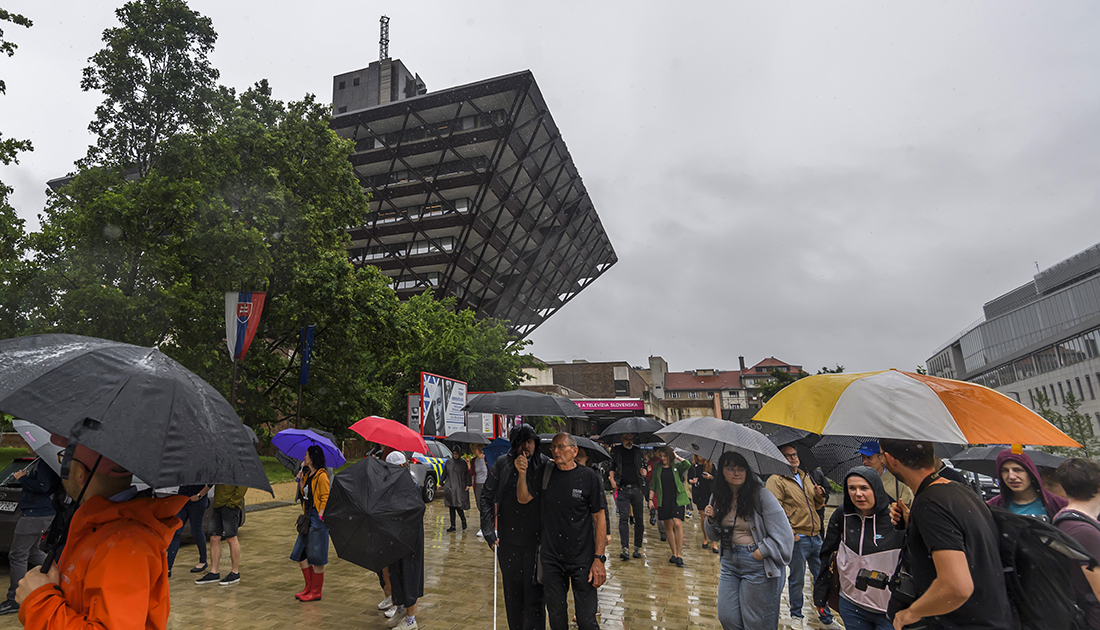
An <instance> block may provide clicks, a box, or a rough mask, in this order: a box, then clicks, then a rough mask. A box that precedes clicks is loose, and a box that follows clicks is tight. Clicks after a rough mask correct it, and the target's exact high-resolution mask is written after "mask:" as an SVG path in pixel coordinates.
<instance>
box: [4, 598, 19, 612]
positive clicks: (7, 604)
mask: <svg viewBox="0 0 1100 630" xmlns="http://www.w3.org/2000/svg"><path fill="white" fill-rule="evenodd" d="M17 612H19V604H16V603H15V601H14V600H11V599H6V600H4V602H3V603H0V615H10V614H12V613H17Z"/></svg>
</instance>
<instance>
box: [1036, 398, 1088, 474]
mask: <svg viewBox="0 0 1100 630" xmlns="http://www.w3.org/2000/svg"><path fill="white" fill-rule="evenodd" d="M1082 402H1083V401H1082V400H1081V399H1079V398H1077V397H1076V396H1074V395H1073V392H1070V393H1068V394H1066V398H1065V402H1064V404H1063V405H1062V407H1063V409H1065V413H1060V412H1058V411H1055V410H1054V409H1052V408H1051V407H1050V399H1049V398H1047V396H1046V394H1043V393H1042V392H1039V393H1038V394H1037V395H1036V396H1035V404H1037V405H1038V406H1039V411H1038V413H1039V415H1040V416H1042V417H1044V418H1046V420H1047V421H1048V422H1050V423H1051V424H1053V425H1054V426H1056V427H1058V429H1059V430H1061V431H1062V433H1065V434H1066V435H1068V436H1070V437H1071V438H1073V439H1074V440H1077V443H1078V444H1080V445H1081V448H1067V447H1060V446H1052V447H1044V450H1046V451H1048V452H1051V453H1057V454H1059V455H1062V456H1064V457H1086V458H1090V459H1092V458H1095V457H1097V456H1100V438H1098V437H1096V435H1095V433H1094V431H1093V425H1092V418H1090V417H1089V415H1088V414H1085V413H1081V411H1080V409H1081V403H1082Z"/></svg>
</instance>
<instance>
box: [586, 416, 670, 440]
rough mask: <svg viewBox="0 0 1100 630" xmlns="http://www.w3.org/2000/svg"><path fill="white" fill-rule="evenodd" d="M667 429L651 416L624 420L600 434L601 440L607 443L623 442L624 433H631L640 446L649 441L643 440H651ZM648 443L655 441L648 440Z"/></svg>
mask: <svg viewBox="0 0 1100 630" xmlns="http://www.w3.org/2000/svg"><path fill="white" fill-rule="evenodd" d="M663 428H665V425H663V424H661V421H660V420H657V419H656V418H650V417H649V416H631V417H629V418H622V419H620V420H616V421H615V422H612V423H611V426H609V427H607V428H606V429H604V430H603V433H600V439H601V440H603V441H604V442H607V443H609V444H610V443H612V442H620V441H622V435H623V434H624V433H631V434H633V435H634V443H635V444H640V443H642V442H645V441H647V440H646V439H642V438H647V439H648V438H650V436H652V435H653V434H654V433H656V432H657V431H660V430H661V429H663ZM648 441H653V440H652V439H648Z"/></svg>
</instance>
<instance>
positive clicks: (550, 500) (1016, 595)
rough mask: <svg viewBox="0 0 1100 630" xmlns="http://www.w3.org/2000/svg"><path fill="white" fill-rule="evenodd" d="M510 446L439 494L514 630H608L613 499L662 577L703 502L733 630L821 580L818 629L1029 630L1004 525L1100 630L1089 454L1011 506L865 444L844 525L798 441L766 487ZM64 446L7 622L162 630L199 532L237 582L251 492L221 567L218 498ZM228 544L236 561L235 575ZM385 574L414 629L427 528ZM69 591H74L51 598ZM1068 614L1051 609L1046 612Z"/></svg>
mask: <svg viewBox="0 0 1100 630" xmlns="http://www.w3.org/2000/svg"><path fill="white" fill-rule="evenodd" d="M509 439H510V450H509V451H508V453H507V454H505V455H502V456H501V457H499V458H497V459H496V461H495V463H493V465H492V466H491V467H489V466H487V465H486V460H485V455H484V453H483V452H482V451H481V449H480V448H471V449H470V452H469V453H468V460H467V459H466V458H464V457H462V456H461V455H459V454H458V453H457V452H456V453H455V454H454V456H453V457H452V459H451V460H450V461H448V463H447V465H446V470H447V475H446V480H445V484H444V486H443V496H444V502H445V506H446V507H447V508H448V509H449V511H450V520H449V524H450V528H449V529H448V531H455V530H456V528H457V527H458V525H459V524H460V523H461V527H462V528H463V529H465V528H466V527H467V519H466V515H465V512H466V511H467V510H469V509H470V507H471V501H470V495H469V492H470V490H471V489H473V495H474V497H475V500H476V504H477V507H478V511H479V515H480V530H479V532H478V533H479V534H480V535H482V536H484V540H485V542H486V543H487V544H488V545H489V547H490V549H492V550H493V552H494V554H495V556H496V561H497V562H498V565H499V568H500V574H501V577H502V583H503V590H504V605H505V615H506V619H507V624H508V627H509V628H511V629H512V630H533V629H537V628H544V627H545V626H546V625H547V622H548V623H549V626H550V628H551V630H565V629H566V628H568V627H569V626H570V615H569V612H568V611H569V606H568V596H569V593H570V591H572V595H573V604H574V606H573V610H574V617H573V621H574V622H575V623H576V625H577V627H578V628H580V629H581V630H591V629H595V628H598V627H599V622H598V607H599V606H598V597H597V591H598V589H599V588H600V586H602V585H603V584H604V582H605V581H606V579H607V571H606V568H605V564H606V562H607V556H606V555H605V550H606V547H607V545H609V544H611V541H612V539H613V538H612V531H611V525H610V520H609V516H608V504H609V501H608V498H607V491H608V490H610V491H611V493H612V496H613V502H614V504H615V506H616V511H617V514H618V530H619V540H620V544H621V552H620V554H619V558H620V560H621V561H622V562H624V563H628V562H630V561H631V560H636V559H638V558H641V557H643V555H642V554H643V548H642V547H643V543H644V538H643V534H644V527H645V521H646V514H647V510H656V512H655V514H654V516H655V518H653V519H652V520H651V521H650V522H651V525H655V524H656V523H657V521H658V520H659V522H660V523H661V524H662V525H663V529H662V531H663V533H664V535H663V538H664V539H665V540H666V542H667V544H668V545H669V550H670V552H671V555H670V558H669V562H670V563H672V564H674V565H676V566H677V567H682V566H684V560H683V558H682V555H681V554H682V549H683V545H684V536H683V522H684V519H685V517H686V510H687V508H688V506H689V505H692V504H694V507H695V508H696V510H697V511H698V514H699V515H700V516H701V517H702V519H703V522H702V529H703V537H702V547H703V548H709V549H712V550H713V551H714V552H715V553H717V554H719V555H720V558H719V570H718V575H717V578H718V596H717V602H716V604H717V606H716V607H717V611H718V621H719V622H720V624H721V625H722V627H723V629H725V630H730V629H745V630H755V629H757V628H777V627H779V626H780V615H781V596H782V589H783V587H784V585H786V587H787V588H788V589H789V590H788V602H789V610H788V611H787V612H788V614H789V617H790V620H789V621H788V622H787V624H788V625H789V626H790V627H792V628H799V627H802V625H803V620H804V618H805V613H804V611H803V608H804V604H805V602H804V601H803V599H804V598H803V592H804V590H805V586H806V584H805V579H806V575H807V572H808V573H809V575H810V577H811V578H812V579H813V581H814V583H813V588H812V591H813V600H814V601H813V602H812V608H813V609H814V611H813V612H814V613H815V614H816V616H817V624H816V627H819V628H830V627H839V626H838V625H837V623H836V621H835V620H834V618H833V613H834V612H835V613H836V614H837V615H839V617H840V619H841V620H842V621H843V623H844V626H845V627H846V628H848V629H849V630H888V629H891V628H893V629H901V628H906V627H918V628H925V627H928V628H945V629H954V628H957V629H963V628H966V629H971V628H973V629H986V628H988V629H990V630H992V629H998V630H1001V629H1006V628H1016V627H1018V626H1019V624H1020V623H1021V617H1023V616H1025V615H1026V614H1028V613H1027V610H1026V609H1027V607H1026V606H1022V605H1021V603H1022V602H1021V599H1026V598H1027V597H1029V596H1030V595H1032V594H1029V593H1026V592H1025V593H1021V592H1020V591H1019V586H1016V587H1015V588H1014V586H1013V584H1012V583H1011V582H1010V581H1009V580H1007V579H1006V578H1005V577H1004V576H1005V575H1006V565H1005V564H1004V563H1005V562H1006V560H1005V554H1004V551H1003V546H1004V544H1005V542H1004V540H1003V538H1004V536H1002V534H1001V532H1002V531H1003V528H1004V527H1005V524H1004V523H1005V519H1006V518H1007V519H1012V518H1016V519H1022V521H1023V522H1026V523H1035V524H1036V525H1035V527H1039V528H1049V529H1047V530H1043V533H1044V534H1045V535H1046V536H1047V537H1048V538H1049V537H1051V536H1052V535H1053V534H1051V532H1052V531H1054V532H1057V536H1055V537H1062V536H1064V538H1061V540H1062V542H1063V546H1065V545H1069V546H1072V547H1073V548H1074V549H1077V550H1079V551H1080V552H1081V553H1083V554H1084V555H1082V556H1080V558H1078V559H1077V560H1074V561H1073V564H1071V565H1070V566H1071V567H1072V566H1079V567H1080V570H1078V569H1076V568H1072V569H1071V570H1070V571H1068V572H1067V573H1066V575H1065V576H1062V577H1064V578H1065V579H1067V580H1070V582H1069V583H1070V584H1071V586H1070V587H1069V588H1067V589H1065V590H1067V591H1071V592H1069V593H1062V595H1064V596H1066V597H1068V598H1069V600H1070V601H1072V602H1073V605H1072V608H1073V611H1072V612H1073V614H1076V615H1077V618H1076V620H1075V623H1078V625H1076V626H1072V627H1074V628H1100V566H1097V564H1096V562H1095V561H1092V562H1090V561H1088V560H1089V558H1093V559H1095V558H1100V522H1098V521H1097V517H1098V515H1100V464H1098V463H1097V462H1095V461H1092V460H1088V459H1081V458H1072V459H1067V460H1065V461H1064V462H1063V463H1062V464H1061V465H1060V466H1059V467H1058V468H1057V470H1054V471H1047V475H1046V476H1045V477H1044V475H1043V474H1042V473H1041V472H1040V470H1039V468H1038V467H1037V466H1036V465H1035V463H1034V461H1032V459H1031V458H1030V457H1029V456H1028V455H1027V454H1026V453H1024V452H1020V451H1018V450H1013V449H1005V450H1004V451H1003V452H1001V453H1000V454H999V455H998V456H997V459H996V462H995V468H996V471H997V482H998V484H999V487H1000V494H999V495H998V496H996V497H994V498H993V499H991V500H990V501H989V502H988V504H987V503H986V502H985V501H983V500H982V498H981V496H980V494H979V493H978V492H976V491H975V489H974V488H973V487H972V486H970V485H969V484H966V483H960V482H959V481H957V480H956V479H959V478H960V476H959V475H958V473H957V471H954V470H953V469H951V468H950V467H946V466H945V465H944V463H943V462H942V461H941V460H939V459H938V458H937V457H936V456H935V450H934V445H933V444H932V443H930V442H915V441H906V440H896V439H883V440H880V441H867V442H865V443H863V444H862V445H861V446H860V448H859V450H858V451H857V453H856V454H858V455H859V456H860V457H861V458H862V465H858V466H855V467H853V468H852V469H851V470H849V471H848V472H847V473H846V474H845V476H844V478H843V483H842V484H839V485H840V487H841V491H842V499H841V501H840V502H839V503H840V505H839V506H838V507H836V508H835V509H834V510H833V511H832V513H831V515H830V514H828V512H827V511H826V509H825V508H826V499H827V498H828V496H829V488H828V487H827V486H828V485H830V484H829V482H828V481H827V480H825V478H824V476H822V475H820V474H814V472H815V471H807V470H805V469H804V468H803V467H802V465H801V461H800V458H799V455H798V450H797V448H795V446H794V445H782V446H780V448H779V450H780V452H781V453H782V455H783V456H784V457H785V458H786V462H787V465H788V466H789V473H784V474H773V475H770V476H767V477H766V478H765V477H762V476H761V475H759V474H758V471H755V470H753V468H752V466H751V465H750V463H749V462H748V461H747V460H746V458H745V457H744V456H742V455H741V454H739V453H737V452H733V451H729V452H726V453H723V454H722V455H721V457H720V459H719V460H718V461H717V462H709V461H706V460H703V459H700V458H698V457H695V458H693V460H692V461H688V460H686V459H684V458H681V457H680V456H679V455H677V454H676V452H675V451H674V450H673V449H670V448H667V447H661V448H657V449H652V450H649V452H646V450H644V449H641V448H639V447H638V446H637V445H635V444H634V436H632V435H629V434H627V435H623V436H621V440H620V443H619V444H617V445H616V446H614V447H613V448H612V449H611V450H610V461H609V462H607V465H606V466H604V467H601V468H598V467H596V466H593V465H590V464H591V456H592V455H593V453H590V452H588V451H586V450H585V449H584V448H582V447H579V446H578V444H577V440H576V438H575V437H574V436H572V435H570V434H568V433H560V434H557V435H556V436H555V437H554V438H553V441H552V442H551V444H550V448H549V453H550V456H549V457H547V456H546V455H545V454H544V453H543V452H542V450H540V448H539V444H540V439H539V436H538V435H537V434H536V433H535V432H534V430H533V429H532V428H531V427H530V426H527V425H519V426H517V427H515V428H513V429H512V431H511V433H510V435H509ZM62 441H63V440H62ZM60 445H62V446H63V445H64V444H60ZM69 451H71V463H70V467H69V470H68V471H67V474H66V475H63V478H59V477H58V475H57V474H55V473H54V472H53V471H52V470H51V468H50V467H49V466H46V465H44V463H43V462H41V461H38V462H36V464H35V465H32V466H30V467H28V468H27V469H26V470H23V471H20V472H18V473H17V476H18V477H19V478H20V480H21V481H22V483H23V491H22V496H21V500H20V502H19V506H18V510H19V512H20V519H19V521H18V523H17V526H16V537H15V539H14V541H13V545H12V550H11V553H10V554H9V561H10V563H11V588H10V590H9V593H8V598H7V600H6V601H4V602H3V603H2V604H0V614H7V613H14V612H18V613H19V617H20V620H21V621H22V622H23V623H24V625H25V626H26V627H29V628H43V629H45V628H53V627H70V625H72V624H71V623H70V622H73V623H75V624H76V625H81V624H84V623H88V624H91V625H93V626H94V625H95V624H97V623H98V624H100V627H115V626H116V625H117V624H119V623H121V622H120V620H125V622H126V623H132V624H136V625H137V626H141V627H152V628H163V627H165V623H166V620H167V589H168V586H167V581H166V580H164V579H163V577H164V576H167V575H170V572H171V570H172V566H173V564H174V561H175V559H176V555H177V552H178V549H179V542H180V537H181V534H182V530H183V527H184V524H185V523H188V522H189V523H190V524H191V531H192V534H193V536H194V537H195V540H196V542H197V543H198V547H199V562H198V564H197V565H195V566H193V567H191V569H190V570H191V571H192V572H193V573H204V575H203V576H202V577H200V578H199V579H197V580H196V582H195V583H196V584H198V585H206V584H220V585H223V586H230V585H232V584H235V583H237V582H239V581H240V545H239V542H238V540H237V530H238V528H239V526H240V522H241V518H242V516H243V510H242V501H243V494H244V489H243V488H241V487H237V486H224V485H219V486H215V487H214V488H213V493H212V494H213V501H212V506H213V511H212V515H211V520H210V531H209V540H210V549H209V563H208V557H207V553H206V545H205V540H204V536H205V533H204V531H203V528H202V517H203V512H204V510H205V509H206V504H207V501H208V495H209V493H210V490H211V488H210V487H209V486H201V485H196V486H183V487H181V488H179V490H178V493H177V494H176V495H175V496H171V497H166V498H151V497H142V496H138V494H137V491H136V490H135V488H134V487H133V486H132V485H131V476H130V474H129V473H128V472H127V471H125V470H123V469H121V468H120V467H119V466H118V465H117V464H115V463H114V462H112V461H111V460H108V459H105V458H104V457H102V456H101V455H99V454H97V453H95V452H94V451H91V450H90V449H88V448H87V447H85V446H78V447H76V448H75V449H69ZM378 456H379V457H380V458H382V459H384V460H385V461H386V462H388V463H389V464H391V465H394V466H406V467H407V465H408V462H407V461H406V457H405V455H404V454H403V453H402V452H400V451H395V450H393V449H388V448H387V449H384V450H383V451H381V452H380V453H378ZM296 481H297V488H298V496H299V499H300V500H301V504H302V514H301V515H300V516H299V517H298V519H297V530H298V536H297V538H296V540H295V543H294V545H293V548H292V550H291V552H290V556H289V557H290V559H291V560H292V561H294V562H297V563H298V565H299V567H300V569H301V571H302V574H303V578H304V582H305V586H304V588H303V589H302V590H301V591H300V592H298V593H297V594H296V597H297V599H299V600H301V601H303V602H310V601H316V600H319V599H321V596H322V588H323V585H324V574H325V566H326V565H327V564H328V548H329V534H328V531H327V528H326V526H325V522H324V514H325V510H326V507H327V505H328V499H329V490H330V483H331V480H330V478H329V472H328V471H327V470H326V461H325V454H324V452H323V450H322V449H321V448H319V447H317V446H312V447H310V448H309V449H308V451H307V453H306V455H305V457H304V460H303V465H302V468H301V470H300V471H299V473H298V475H297V477H296ZM964 481H965V479H964ZM605 483H606V485H605ZM409 487H410V488H413V484H409ZM58 489H61V490H62V491H63V492H64V493H65V494H67V495H68V496H69V497H71V498H72V499H73V503H74V506H76V507H79V508H80V509H78V510H76V511H75V514H73V513H68V514H66V515H64V516H63V518H65V519H70V520H71V523H70V524H69V530H68V532H69V533H68V541H67V544H66V545H65V547H64V550H63V551H62V553H61V556H60V558H55V560H60V569H59V565H58V563H57V562H54V563H53V566H52V568H50V569H49V571H47V572H45V573H43V572H41V571H28V566H32V567H33V566H35V565H37V564H39V563H41V562H42V561H43V560H44V558H42V557H40V556H39V554H40V553H41V552H39V551H38V546H37V545H36V544H35V543H36V542H37V541H38V540H39V539H41V538H42V537H43V535H45V534H47V532H48V531H49V530H50V526H51V521H52V520H53V519H54V518H55V510H56V505H55V503H54V502H53V501H52V500H51V499H50V496H51V495H52V494H53V493H54V492H55V491H57V490H58ZM412 491H416V490H410V492H412ZM689 492H690V493H691V496H690V497H689ZM1002 515H1009V516H1002ZM59 518H61V517H59ZM1020 522H1021V521H1017V522H1016V525H1017V526H1019V523H1020ZM1018 531H1023V530H1018ZM632 534H633V536H632ZM121 540H125V543H121V542H120V541H121ZM222 540H225V541H226V542H227V544H228V548H229V553H230V562H231V569H230V571H229V572H228V573H227V574H226V575H225V577H222V575H221V572H220V568H221V564H220V563H221V556H222V549H221V541H222ZM108 541H109V543H108ZM1071 555H1072V554H1071ZM103 567H111V570H110V571H105V570H103ZM118 571H123V572H129V573H127V578H126V579H125V580H120V579H118V578H117V577H116V576H117V574H118ZM135 576H136V577H135ZM378 578H379V584H380V586H381V587H382V589H383V591H384V593H385V599H384V600H383V601H382V602H381V603H380V604H379V609H380V611H382V612H383V613H384V615H385V618H386V619H388V621H387V622H386V623H387V625H389V627H403V628H405V629H406V630H416V628H417V627H418V625H417V624H418V622H417V620H416V612H417V601H418V600H419V598H421V597H422V596H423V594H424V530H423V523H422V522H421V524H420V530H419V543H418V544H417V545H416V546H415V548H414V549H413V551H412V553H410V554H408V555H407V556H406V557H403V558H401V559H399V560H397V561H395V562H393V563H391V564H389V565H388V566H387V567H385V568H384V569H383V570H381V571H379V572H378ZM62 581H64V582H65V584H66V585H68V588H65V589H56V588H43V587H49V586H56V585H58V584H60V583H61V582H62ZM135 584H136V585H138V586H137V587H135ZM106 600H111V602H112V603H111V605H110V606H106V605H105V604H104V602H105V601H106ZM119 602H128V603H129V605H120V604H119ZM138 604H141V605H138ZM146 604H147V605H146ZM1057 612H1058V611H1057V610H1054V609H1051V614H1052V616H1056V614H1057ZM139 617H141V619H139ZM56 620H63V622H61V623H60V625H58V623H59V622H57V621H56ZM929 622H932V623H931V625H929ZM73 627H75V626H73Z"/></svg>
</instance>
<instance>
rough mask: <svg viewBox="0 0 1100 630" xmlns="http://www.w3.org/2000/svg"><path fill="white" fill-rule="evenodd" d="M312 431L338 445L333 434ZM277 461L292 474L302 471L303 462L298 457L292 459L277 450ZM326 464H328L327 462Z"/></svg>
mask: <svg viewBox="0 0 1100 630" xmlns="http://www.w3.org/2000/svg"><path fill="white" fill-rule="evenodd" d="M310 431H313V432H314V433H316V434H317V435H319V436H321V437H323V438H328V441H329V442H332V443H333V444H335V443H336V436H335V435H333V434H332V433H329V432H328V431H324V430H321V429H310ZM275 460H276V461H277V462H279V463H280V464H282V465H283V468H286V469H287V470H289V471H290V472H292V473H294V474H298V471H299V470H301V469H302V460H300V459H298V458H296V457H291V456H290V455H287V454H286V453H284V452H282V451H280V450H278V449H276V451H275ZM326 463H328V462H326ZM342 465H343V464H341V466H342ZM339 467H340V466H336V468H339Z"/></svg>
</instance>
